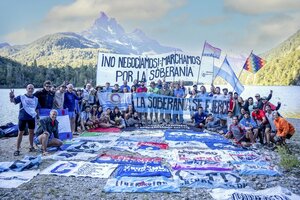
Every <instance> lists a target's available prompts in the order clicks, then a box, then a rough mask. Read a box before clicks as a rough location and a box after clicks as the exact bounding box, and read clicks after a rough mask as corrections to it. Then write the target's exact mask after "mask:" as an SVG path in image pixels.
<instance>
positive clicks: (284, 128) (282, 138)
mask: <svg viewBox="0 0 300 200" xmlns="http://www.w3.org/2000/svg"><path fill="white" fill-rule="evenodd" d="M273 118H274V124H275V126H276V137H277V138H276V143H279V144H286V139H290V138H291V137H292V136H293V135H294V134H295V128H294V126H293V125H292V124H291V123H289V122H288V121H287V120H286V119H284V118H283V117H280V116H279V114H278V112H277V111H273Z"/></svg>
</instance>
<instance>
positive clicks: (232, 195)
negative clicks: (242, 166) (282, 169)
mask: <svg viewBox="0 0 300 200" xmlns="http://www.w3.org/2000/svg"><path fill="white" fill-rule="evenodd" d="M210 195H211V196H212V197H213V198H214V199H218V200H229V199H230V200H245V199H264V200H275V199H276V200H299V199H300V196H299V195H296V194H294V193H292V192H291V191H289V190H288V189H286V188H283V187H280V186H277V187H272V188H268V189H264V190H253V189H250V188H244V189H239V190H236V189H223V188H217V189H213V190H212V191H211V192H210Z"/></svg>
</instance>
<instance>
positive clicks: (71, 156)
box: [43, 151, 97, 160]
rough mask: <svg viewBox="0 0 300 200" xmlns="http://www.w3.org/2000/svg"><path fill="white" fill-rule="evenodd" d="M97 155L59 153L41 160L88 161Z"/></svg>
mask: <svg viewBox="0 0 300 200" xmlns="http://www.w3.org/2000/svg"><path fill="white" fill-rule="evenodd" d="M96 156H97V154H91V153H85V152H67V151H60V152H57V153H55V154H53V155H50V156H44V157H43V159H53V160H88V159H90V158H94V157H96Z"/></svg>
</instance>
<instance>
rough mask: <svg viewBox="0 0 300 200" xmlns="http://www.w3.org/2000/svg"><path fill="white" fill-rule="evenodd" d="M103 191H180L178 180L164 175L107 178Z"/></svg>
mask: <svg viewBox="0 0 300 200" xmlns="http://www.w3.org/2000/svg"><path fill="white" fill-rule="evenodd" d="M104 191H105V192H180V188H179V183H178V181H174V180H173V179H170V178H165V177H122V178H119V179H116V178H113V179H108V181H107V183H106V185H105V186H104Z"/></svg>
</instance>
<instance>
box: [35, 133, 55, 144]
mask: <svg viewBox="0 0 300 200" xmlns="http://www.w3.org/2000/svg"><path fill="white" fill-rule="evenodd" d="M39 136H40V135H39ZM39 136H37V137H36V136H35V137H34V139H33V142H34V143H35V144H36V145H41V143H40V140H39ZM53 138H54V137H53V134H51V135H50V136H49V138H48V144H49V142H50V141H51V140H52V139H53Z"/></svg>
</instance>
